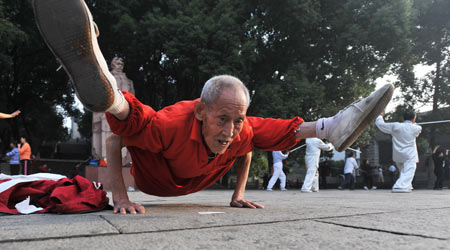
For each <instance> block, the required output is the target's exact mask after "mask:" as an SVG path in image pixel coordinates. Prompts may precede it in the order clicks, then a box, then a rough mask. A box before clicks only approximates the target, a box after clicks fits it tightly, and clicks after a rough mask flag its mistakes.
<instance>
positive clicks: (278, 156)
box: [272, 151, 288, 164]
mask: <svg viewBox="0 0 450 250" xmlns="http://www.w3.org/2000/svg"><path fill="white" fill-rule="evenodd" d="M272 156H273V164H275V163H278V162H281V163H283V160H284V159H286V158H288V154H283V153H281V151H273V152H272Z"/></svg>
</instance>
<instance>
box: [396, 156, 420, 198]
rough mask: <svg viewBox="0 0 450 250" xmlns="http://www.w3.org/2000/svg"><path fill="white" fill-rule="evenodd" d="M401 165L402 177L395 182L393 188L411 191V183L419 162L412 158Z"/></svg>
mask: <svg viewBox="0 0 450 250" xmlns="http://www.w3.org/2000/svg"><path fill="white" fill-rule="evenodd" d="M401 165H402V167H401V171H400V177H399V178H398V180H397V182H395V184H394V187H393V190H395V189H399V190H402V191H411V183H412V180H413V178H414V174H415V172H416V167H417V164H416V162H415V160H411V161H407V162H404V163H401ZM399 167H400V164H399Z"/></svg>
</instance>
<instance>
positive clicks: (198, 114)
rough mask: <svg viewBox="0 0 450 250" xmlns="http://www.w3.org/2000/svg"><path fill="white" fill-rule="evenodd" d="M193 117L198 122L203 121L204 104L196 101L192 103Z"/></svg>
mask: <svg viewBox="0 0 450 250" xmlns="http://www.w3.org/2000/svg"><path fill="white" fill-rule="evenodd" d="M194 115H195V118H197V120H199V121H203V120H204V119H205V116H206V104H205V103H204V102H202V101H196V102H195V103H194Z"/></svg>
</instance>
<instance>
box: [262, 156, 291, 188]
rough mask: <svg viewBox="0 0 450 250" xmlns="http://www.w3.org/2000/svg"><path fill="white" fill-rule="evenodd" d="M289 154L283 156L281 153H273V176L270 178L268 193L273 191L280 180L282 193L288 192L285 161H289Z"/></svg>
mask: <svg viewBox="0 0 450 250" xmlns="http://www.w3.org/2000/svg"><path fill="white" fill-rule="evenodd" d="M288 156H289V152H287V153H286V154H283V152H281V151H273V152H272V157H273V174H272V177H270V180H269V184H268V185H267V191H272V188H273V185H275V183H276V182H277V180H278V179H280V189H281V191H286V174H285V173H284V172H283V160H284V159H287V158H288Z"/></svg>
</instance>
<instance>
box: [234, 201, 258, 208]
mask: <svg viewBox="0 0 450 250" xmlns="http://www.w3.org/2000/svg"><path fill="white" fill-rule="evenodd" d="M230 207H241V208H242V207H248V208H264V206H263V205H260V204H258V203H256V202H253V201H249V200H244V199H233V200H232V201H231V202H230Z"/></svg>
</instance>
